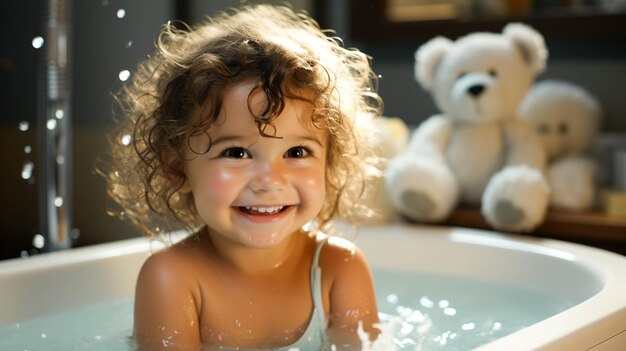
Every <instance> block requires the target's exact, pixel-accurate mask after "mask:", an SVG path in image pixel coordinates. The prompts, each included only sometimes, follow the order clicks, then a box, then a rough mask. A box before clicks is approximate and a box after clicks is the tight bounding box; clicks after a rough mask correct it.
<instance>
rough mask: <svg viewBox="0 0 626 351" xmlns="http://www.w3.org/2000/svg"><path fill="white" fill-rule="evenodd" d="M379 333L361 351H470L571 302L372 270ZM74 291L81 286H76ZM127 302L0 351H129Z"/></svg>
mask: <svg viewBox="0 0 626 351" xmlns="http://www.w3.org/2000/svg"><path fill="white" fill-rule="evenodd" d="M373 273H374V279H375V282H376V291H377V295H378V304H379V311H380V318H381V324H382V325H381V328H382V330H383V332H382V333H381V336H380V337H379V338H378V340H377V342H376V343H375V344H374V345H369V346H366V347H364V349H366V350H368V351H369V350H377V351H383V350H384V351H391V350H411V351H413V350H420V351H421V350H446V351H452V350H464V351H465V350H470V349H472V348H475V347H478V346H480V345H483V344H485V343H487V342H489V341H493V340H495V339H498V338H501V337H503V336H505V335H507V334H510V333H513V332H515V331H517V330H520V329H522V328H524V327H527V326H529V325H531V324H533V323H536V322H539V321H541V320H543V319H546V318H548V317H550V316H552V315H554V314H556V313H559V312H561V311H563V310H565V309H567V308H569V307H571V306H573V305H574V302H573V301H564V300H563V299H561V298H559V297H556V296H552V295H549V294H545V293H543V292H541V291H537V290H532V289H528V288H525V287H519V286H513V285H505V284H502V283H495V282H489V281H479V280H475V279H471V280H470V279H464V278H457V277H445V276H438V275H437V276H435V275H425V274H421V273H415V272H408V271H407V272H403V271H397V270H394V271H387V270H380V269H379V270H374V272H373ZM77 288H79V287H77ZM132 324H133V300H132V298H130V297H129V298H125V299H120V300H113V301H107V302H104V303H97V304H93V305H88V306H84V307H80V308H78V309H74V310H69V311H65V312H62V313H57V314H53V315H49V316H44V317H40V318H36V319H31V320H26V321H22V322H20V323H13V324H8V325H4V326H0V350H16V351H24V350H28V351H43V350H45V351H56V350H58V351H71V350H77V351H78V350H81V351H82V350H90V351H98V350H103V351H104V350H106V351H109V350H133V344H132V342H131V341H130V338H129V336H130V334H131V332H132Z"/></svg>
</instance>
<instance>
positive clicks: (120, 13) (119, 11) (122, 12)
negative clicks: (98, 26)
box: [117, 9, 126, 18]
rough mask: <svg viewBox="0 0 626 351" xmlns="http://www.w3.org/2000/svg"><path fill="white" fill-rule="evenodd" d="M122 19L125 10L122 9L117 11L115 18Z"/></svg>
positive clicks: (124, 15)
mask: <svg viewBox="0 0 626 351" xmlns="http://www.w3.org/2000/svg"><path fill="white" fill-rule="evenodd" d="M124 17H126V10H124V9H119V10H117V18H124Z"/></svg>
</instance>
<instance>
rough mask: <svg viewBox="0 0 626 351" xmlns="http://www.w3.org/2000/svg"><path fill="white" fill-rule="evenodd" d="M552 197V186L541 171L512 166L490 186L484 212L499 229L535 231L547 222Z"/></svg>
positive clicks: (494, 179) (503, 171)
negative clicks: (545, 219) (544, 221)
mask: <svg viewBox="0 0 626 351" xmlns="http://www.w3.org/2000/svg"><path fill="white" fill-rule="evenodd" d="M549 196H550V187H549V186H548V183H547V181H546V179H545V178H544V177H543V175H542V173H541V172H540V171H539V170H537V169H534V168H531V167H528V166H524V165H517V166H509V167H506V168H505V169H503V170H502V171H500V172H498V173H497V174H496V175H495V176H494V177H493V178H492V179H491V180H490V182H489V184H487V187H486V188H485V191H484V193H483V197H482V203H481V212H482V214H483V215H484V216H485V219H486V220H487V222H489V224H490V225H491V226H493V227H494V228H496V229H501V230H506V231H515V232H525V231H532V230H533V229H534V228H536V227H537V226H538V225H540V224H541V222H542V221H543V218H544V216H545V213H546V210H547V208H548V200H549Z"/></svg>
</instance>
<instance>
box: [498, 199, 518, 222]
mask: <svg viewBox="0 0 626 351" xmlns="http://www.w3.org/2000/svg"><path fill="white" fill-rule="evenodd" d="M494 210H495V219H496V221H497V222H498V223H499V224H500V226H501V227H513V226H515V225H517V224H519V223H520V222H521V221H522V220H523V219H524V211H522V210H521V209H519V208H517V207H516V206H515V204H513V203H511V202H510V201H508V200H500V201H498V202H497V203H496V206H495V209H494Z"/></svg>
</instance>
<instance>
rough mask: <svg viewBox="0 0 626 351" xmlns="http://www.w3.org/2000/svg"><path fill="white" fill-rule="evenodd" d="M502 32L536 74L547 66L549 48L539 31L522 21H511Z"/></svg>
mask: <svg viewBox="0 0 626 351" xmlns="http://www.w3.org/2000/svg"><path fill="white" fill-rule="evenodd" d="M502 33H503V34H504V36H505V37H507V38H509V39H510V40H511V42H513V44H514V45H515V47H516V48H517V49H518V50H519V52H520V54H521V55H522V57H523V58H524V61H526V63H528V65H529V66H530V67H531V68H532V70H533V72H535V74H537V73H539V72H541V71H542V70H543V69H544V68H545V66H546V60H547V58H548V50H547V49H546V43H545V42H544V40H543V36H542V35H541V34H540V33H539V32H537V31H536V30H535V29H533V28H531V27H529V26H527V25H525V24H522V23H510V24H507V25H506V27H504V30H503V31H502Z"/></svg>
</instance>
